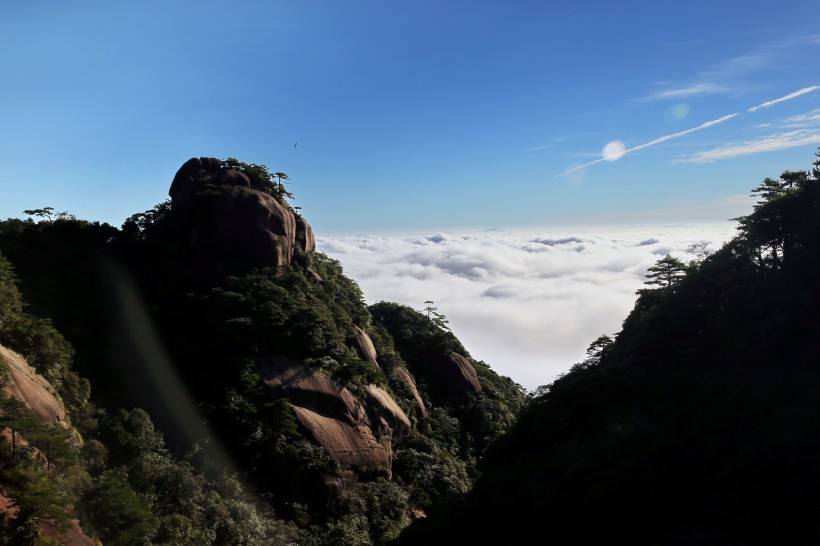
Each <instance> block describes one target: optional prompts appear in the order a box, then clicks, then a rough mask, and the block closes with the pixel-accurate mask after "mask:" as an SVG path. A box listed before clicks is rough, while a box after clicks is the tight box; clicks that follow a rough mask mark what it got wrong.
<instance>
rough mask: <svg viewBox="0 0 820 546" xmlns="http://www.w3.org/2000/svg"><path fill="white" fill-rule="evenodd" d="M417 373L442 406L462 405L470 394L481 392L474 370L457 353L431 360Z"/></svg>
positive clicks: (465, 359) (467, 361) (468, 362)
mask: <svg viewBox="0 0 820 546" xmlns="http://www.w3.org/2000/svg"><path fill="white" fill-rule="evenodd" d="M418 371H419V373H421V374H422V376H423V377H424V380H425V382H426V383H427V385H428V386H429V387H430V388H431V390H432V391H433V392H434V394H435V397H434V400H439V401H440V403H443V404H456V405H460V404H464V403H465V402H467V401H468V400H469V399H470V393H473V392H478V391H480V390H481V383H480V382H479V380H478V374H477V373H476V371H475V368H474V367H473V365H472V364H471V363H470V361H469V360H467V358H465V357H464V356H462V355H460V354H458V353H450V354H449V355H447V356H444V355H441V356H439V357H436V358H433V359H431V360H430V361H427V362H425V363H423V364H422V365H421V366H420V369H419V370H418Z"/></svg>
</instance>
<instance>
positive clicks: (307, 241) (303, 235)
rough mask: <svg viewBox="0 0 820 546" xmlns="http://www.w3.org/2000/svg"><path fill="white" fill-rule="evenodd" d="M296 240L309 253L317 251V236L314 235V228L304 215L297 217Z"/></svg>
mask: <svg viewBox="0 0 820 546" xmlns="http://www.w3.org/2000/svg"><path fill="white" fill-rule="evenodd" d="M296 242H297V243H299V246H301V247H302V250H303V251H305V252H307V253H308V254H312V253H314V252H316V237H314V235H313V228H311V227H310V224H308V221H307V220H305V219H304V217H302V216H299V217H298V218H296Z"/></svg>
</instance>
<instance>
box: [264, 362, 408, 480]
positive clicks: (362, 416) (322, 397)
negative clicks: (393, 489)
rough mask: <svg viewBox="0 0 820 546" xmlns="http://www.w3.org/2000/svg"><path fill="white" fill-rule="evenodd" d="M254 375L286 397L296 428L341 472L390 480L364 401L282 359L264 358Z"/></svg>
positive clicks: (385, 451) (385, 455)
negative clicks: (297, 423)
mask: <svg viewBox="0 0 820 546" xmlns="http://www.w3.org/2000/svg"><path fill="white" fill-rule="evenodd" d="M258 370H259V374H260V376H261V378H262V381H263V382H264V383H265V385H267V386H268V387H269V388H270V389H271V390H272V391H273V392H274V393H275V394H276V395H277V396H285V397H287V398H288V400H289V402H290V404H291V406H292V407H293V411H294V413H295V414H296V417H297V419H298V420H299V423H300V424H301V425H302V426H303V427H304V428H305V430H307V431H308V432H309V433H310V435H311V436H312V437H313V439H314V440H316V442H317V443H318V444H319V445H321V446H322V447H323V448H324V450H325V451H326V452H327V453H328V454H329V455H330V456H331V457H332V458H333V459H334V460H335V461H336V462H338V463H339V466H340V467H341V468H342V469H343V470H345V469H351V470H354V471H361V472H368V473H373V474H382V475H386V476H388V477H389V476H390V474H391V471H390V463H391V460H390V454H389V452H388V449H389V445H388V447H385V446H384V445H383V444H382V443H380V442H379V441H378V440H377V439H376V437H375V436H374V434H373V430H372V428H371V426H372V422H371V418H370V416H369V415H368V407H367V402H365V401H363V400H361V399H360V398H359V397H358V396H356V395H355V394H353V393H352V392H350V391H349V390H348V389H346V388H344V387H342V386H340V385H339V384H338V383H336V382H335V381H333V380H332V379H330V378H329V377H328V376H326V375H325V374H323V373H321V372H319V371H316V370H314V369H312V368H309V367H308V366H305V365H303V364H299V363H296V362H293V361H290V360H288V359H286V358H270V359H267V360H265V361H264V362H261V363H260V364H259V365H258ZM382 392H384V391H382ZM384 394H385V395H386V396H387V398H390V396H389V395H388V394H387V393H384ZM390 400H391V401H392V398H390ZM393 404H394V405H395V402H394V401H393ZM396 407H398V406H396ZM399 411H401V410H399ZM402 413H403V412H402ZM404 418H405V419H406V418H407V416H406V415H405V416H404ZM407 422H408V423H409V419H408V421H407Z"/></svg>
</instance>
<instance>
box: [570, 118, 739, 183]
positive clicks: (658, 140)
mask: <svg viewBox="0 0 820 546" xmlns="http://www.w3.org/2000/svg"><path fill="white" fill-rule="evenodd" d="M735 116H737V114H729V115H728V116H723V117H722V118H718V119H713V120H712V121H707V122H706V123H701V124H700V125H698V126H697V127H692V128H691V129H686V130H685V131H680V132H679V133H672V134H671V135H664V136H662V137H658V138H656V139H655V140H650V141H649V142H646V143H644V144H640V145H639V146H635V147H634V148H629V149H628V150H624V153H623V154H621V157H623V156H625V155H626V154H628V153H632V152H635V151H638V150H643V149H644V148H649V147H650V146H654V145H655V144H660V143H661V142H666V141H667V140H672V139H673V138H678V137H682V136H684V135H688V134H689V133H694V132H695V131H700V130H701V129H706V128H707V127H711V126H712V125H717V124H718V123H723V122H724V121H726V120H728V119H732V118H733V117H735ZM604 159H605V158H603V157H602V158H599V159H596V160H595V161H590V162H589V163H586V164H584V165H579V166H578V167H573V168H571V169H569V170H566V171H564V172H562V173H561V174H559V175H558V176H564V175H567V174H569V173H572V172H575V171H578V170H581V169H585V168H587V167H589V166H590V165H595V164H596V163H600V162H601V161H604ZM558 176H557V177H556V178H558Z"/></svg>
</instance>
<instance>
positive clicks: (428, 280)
mask: <svg viewBox="0 0 820 546" xmlns="http://www.w3.org/2000/svg"><path fill="white" fill-rule="evenodd" d="M734 233H735V224H733V223H730V222H723V223H720V224H696V225H664V226H660V225H658V226H637V227H618V228H611V229H600V228H599V229H597V230H596V231H593V230H591V229H574V230H569V229H568V230H563V231H562V230H549V229H543V230H538V229H528V230H512V231H498V230H493V231H484V232H461V233H436V234H432V235H424V236H384V235H368V236H337V237H320V238H317V244H318V248H319V250H321V251H323V252H325V253H326V254H327V255H328V256H330V257H332V258H335V259H337V260H339V261H340V262H341V264H342V266H343V267H344V270H345V273H346V274H347V275H348V276H350V277H352V278H353V279H355V280H356V281H357V282H358V283H359V285H360V286H361V288H362V291H363V292H364V296H365V299H366V301H367V303H369V304H370V303H375V302H378V301H381V300H386V301H395V302H399V303H402V304H405V305H409V306H410V307H413V308H415V309H421V308H422V307H424V302H425V301H427V300H433V301H434V302H435V306H436V307H437V308H438V311H439V312H440V313H442V314H444V315H445V316H446V317H447V319H448V320H449V321H450V324H449V326H450V327H451V329H452V331H453V333H454V334H455V335H456V336H457V337H458V338H459V339H460V340H461V341H462V343H464V346H465V347H466V348H467V350H468V351H469V352H470V354H471V356H472V357H473V358H476V359H478V360H483V361H484V362H486V363H487V364H489V365H490V366H492V368H493V369H494V370H495V371H496V372H498V373H500V374H502V375H507V376H509V377H511V378H512V379H513V380H514V381H516V382H518V383H520V384H521V385H522V386H524V387H525V388H526V389H527V390H533V389H535V388H536V387H538V386H539V385H543V384H546V383H549V382H551V381H552V380H553V379H555V377H556V375H558V374H560V373H563V372H566V371H567V370H568V369H569V368H570V366H572V364H574V363H576V362H579V361H580V360H582V359H583V357H584V354H585V352H586V348H587V347H588V346H589V344H590V343H591V342H592V341H593V340H594V339H595V338H597V337H598V336H600V335H601V334H609V335H612V334H615V333H617V332H618V331H619V330H620V328H621V323H622V322H623V320H624V319H625V318H626V316H627V314H628V313H629V311H630V310H631V309H632V306H633V305H634V303H635V298H636V294H635V292H636V290H638V289H639V288H641V287H642V286H643V282H644V280H645V277H644V275H645V274H646V270H647V268H649V267H650V266H652V265H653V264H654V263H655V262H656V261H657V260H658V259H660V258H662V257H663V256H665V255H666V254H667V253H670V254H672V255H673V256H676V257H679V258H681V259H683V260H684V261H688V260H690V259H692V258H693V256H690V255H687V254H686V253H685V252H684V251H685V249H686V247H687V246H689V245H690V244H692V243H694V242H696V241H701V240H706V241H709V242H710V243H711V245H710V248H711V249H712V250H717V249H718V248H720V246H722V245H723V243H724V242H726V241H728V240H729V239H730V238H731V237H732V236H734Z"/></svg>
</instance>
